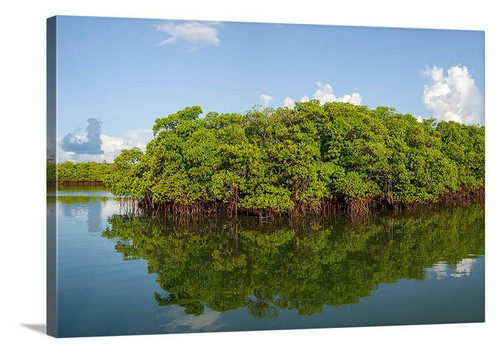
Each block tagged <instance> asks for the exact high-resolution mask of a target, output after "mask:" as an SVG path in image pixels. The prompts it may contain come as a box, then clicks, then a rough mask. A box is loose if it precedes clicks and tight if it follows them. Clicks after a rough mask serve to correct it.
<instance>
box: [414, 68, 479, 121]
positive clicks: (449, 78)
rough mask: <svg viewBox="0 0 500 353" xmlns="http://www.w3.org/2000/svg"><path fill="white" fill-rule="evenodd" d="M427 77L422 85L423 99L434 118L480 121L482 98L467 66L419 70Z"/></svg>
mask: <svg viewBox="0 0 500 353" xmlns="http://www.w3.org/2000/svg"><path fill="white" fill-rule="evenodd" d="M422 74H423V75H424V76H425V77H427V78H428V79H429V81H430V82H429V84H426V85H425V86H424V94H423V102H424V104H425V108H426V109H427V110H430V111H431V112H432V114H433V117H434V118H436V119H438V120H445V121H450V120H452V121H456V122H459V123H463V124H480V123H481V118H482V116H483V114H484V98H483V96H482V95H481V93H480V92H479V89H478V87H477V86H476V83H475V82H474V79H473V78H472V77H471V76H470V73H469V70H468V69H467V66H463V67H459V66H453V67H451V68H449V69H448V70H447V71H446V74H447V75H446V76H445V75H444V69H443V68H442V67H436V66H433V67H432V69H426V70H424V71H422Z"/></svg>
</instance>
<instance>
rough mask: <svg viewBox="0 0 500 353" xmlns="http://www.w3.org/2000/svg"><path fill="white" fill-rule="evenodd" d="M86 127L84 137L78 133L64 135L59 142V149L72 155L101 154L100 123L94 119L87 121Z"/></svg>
mask: <svg viewBox="0 0 500 353" xmlns="http://www.w3.org/2000/svg"><path fill="white" fill-rule="evenodd" d="M87 123H88V126H87V129H86V132H87V134H86V135H85V136H82V135H79V134H78V132H75V133H69V134H67V135H65V136H64V137H63V139H62V141H61V144H60V145H61V148H62V149H63V151H66V152H73V153H74V154H90V155H96V154H103V150H102V149H101V145H102V140H101V125H102V123H101V122H100V121H99V120H97V119H94V118H91V119H89V120H87Z"/></svg>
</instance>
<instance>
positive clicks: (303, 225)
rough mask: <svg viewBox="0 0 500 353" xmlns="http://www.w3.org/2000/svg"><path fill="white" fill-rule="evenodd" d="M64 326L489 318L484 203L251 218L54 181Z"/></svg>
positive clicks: (79, 330) (99, 331)
mask: <svg viewBox="0 0 500 353" xmlns="http://www.w3.org/2000/svg"><path fill="white" fill-rule="evenodd" d="M48 216H49V217H57V227H58V232H59V233H58V239H57V246H58V258H57V266H58V272H57V276H58V277H57V281H58V297H57V305H58V334H59V336H91V335H124V334H148V333H173V332H199V331H234V330H260V329H287V328H315V327H343V326H367V325H396V324H424V323H452V322H481V321H484V206H482V205H470V206H468V207H464V208H453V209H447V210H442V209H441V210H439V211H436V210H434V211H427V212H423V213H422V212H421V213H418V214H395V213H381V214H377V215H376V216H374V217H373V219H371V220H369V221H364V222H360V221H357V222H352V221H351V220H350V219H347V218H342V217H339V218H337V219H335V220H331V221H328V222H327V221H322V222H318V221H313V220H303V221H301V222H300V223H296V224H290V223H289V222H287V221H284V220H283V221H281V222H274V223H264V224H259V223H258V222H256V220H255V219H253V218H240V219H238V221H237V222H235V221H227V220H223V219H215V218H212V219H210V220H208V221H200V222H198V223H193V222H183V223H180V222H172V221H168V220H165V219H152V218H148V217H128V216H126V215H125V212H124V211H123V210H122V209H120V202H119V200H118V199H115V198H113V197H112V195H111V194H109V193H107V192H106V191H105V190H104V189H102V188H99V187H92V188H85V187H74V188H62V189H60V190H59V191H58V194H57V196H56V194H55V190H53V191H51V192H49V196H48Z"/></svg>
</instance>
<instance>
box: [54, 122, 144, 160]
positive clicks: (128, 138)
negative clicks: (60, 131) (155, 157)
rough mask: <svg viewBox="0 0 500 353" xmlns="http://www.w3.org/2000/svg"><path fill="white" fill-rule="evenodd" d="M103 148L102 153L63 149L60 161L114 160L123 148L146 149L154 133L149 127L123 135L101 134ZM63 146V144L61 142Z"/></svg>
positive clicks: (59, 156)
mask: <svg viewBox="0 0 500 353" xmlns="http://www.w3.org/2000/svg"><path fill="white" fill-rule="evenodd" d="M99 138H100V139H101V141H102V143H101V145H100V146H101V147H100V148H101V150H102V153H100V154H88V153H75V152H74V151H68V150H64V149H63V150H62V151H60V152H59V154H58V160H59V161H67V160H70V161H74V162H102V161H107V162H112V161H113V160H114V159H115V157H116V156H118V155H119V154H120V152H121V150H122V149H124V148H127V149H130V148H134V147H139V148H140V149H141V150H143V151H144V150H145V149H146V145H147V144H148V142H149V141H151V139H152V138H153V133H152V131H151V130H149V129H138V130H129V131H127V132H125V133H124V134H123V136H121V137H117V136H108V135H104V134H100V136H99ZM61 147H62V144H61Z"/></svg>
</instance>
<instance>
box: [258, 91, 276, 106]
mask: <svg viewBox="0 0 500 353" xmlns="http://www.w3.org/2000/svg"><path fill="white" fill-rule="evenodd" d="M259 98H260V99H261V100H262V103H264V107H267V106H269V104H270V103H271V102H272V100H273V97H271V96H270V95H268V94H261V95H260V96H259Z"/></svg>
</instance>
